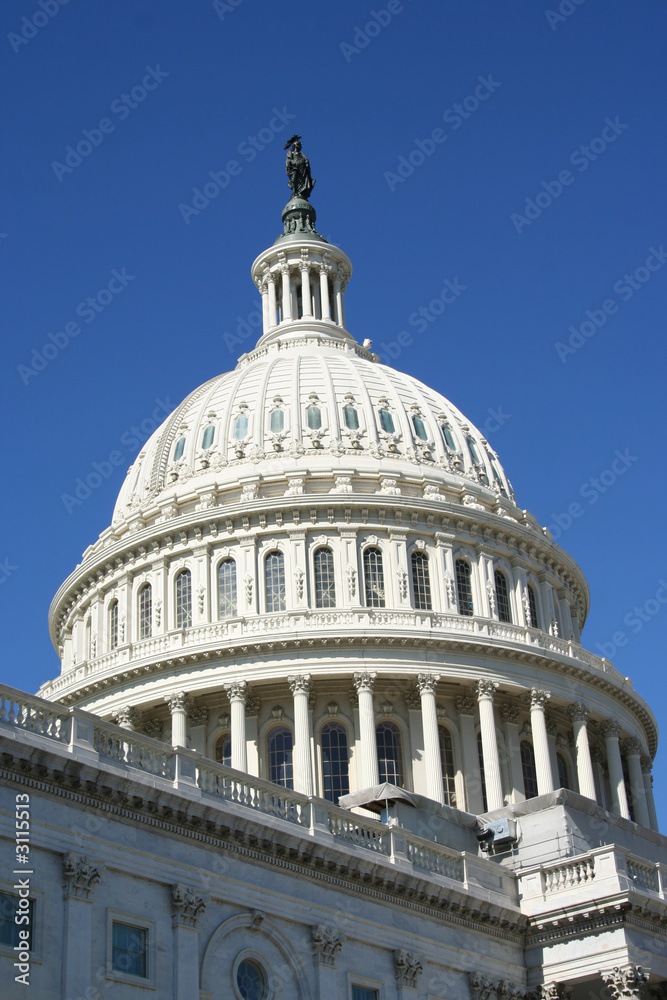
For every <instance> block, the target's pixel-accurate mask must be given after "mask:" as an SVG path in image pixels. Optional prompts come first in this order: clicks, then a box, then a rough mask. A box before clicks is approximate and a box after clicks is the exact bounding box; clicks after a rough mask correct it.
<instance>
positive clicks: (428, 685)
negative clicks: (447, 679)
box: [417, 674, 440, 695]
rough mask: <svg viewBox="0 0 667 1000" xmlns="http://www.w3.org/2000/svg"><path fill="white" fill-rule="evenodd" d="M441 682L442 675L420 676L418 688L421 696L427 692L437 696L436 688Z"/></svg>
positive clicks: (418, 676)
mask: <svg viewBox="0 0 667 1000" xmlns="http://www.w3.org/2000/svg"><path fill="white" fill-rule="evenodd" d="M439 680H440V674H418V675H417V687H418V688H419V693H420V695H422V694H425V693H426V692H429V693H430V694H435V688H436V685H437V683H438V681H439Z"/></svg>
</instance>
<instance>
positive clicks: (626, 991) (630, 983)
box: [600, 965, 648, 1000]
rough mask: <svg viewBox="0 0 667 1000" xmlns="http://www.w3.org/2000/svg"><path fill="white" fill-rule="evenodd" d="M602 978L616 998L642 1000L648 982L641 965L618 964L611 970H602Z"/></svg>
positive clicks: (615, 999) (618, 999)
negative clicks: (621, 965)
mask: <svg viewBox="0 0 667 1000" xmlns="http://www.w3.org/2000/svg"><path fill="white" fill-rule="evenodd" d="M600 978H601V979H602V982H603V983H604V984H605V987H606V989H607V992H608V993H609V994H610V995H611V996H612V997H613V998H614V1000H641V998H642V997H643V995H644V988H645V986H646V984H647V982H648V977H647V976H646V975H645V974H644V973H643V972H642V969H641V966H640V965H626V966H623V967H622V968H621V967H620V966H616V968H614V969H612V970H611V972H601V973H600Z"/></svg>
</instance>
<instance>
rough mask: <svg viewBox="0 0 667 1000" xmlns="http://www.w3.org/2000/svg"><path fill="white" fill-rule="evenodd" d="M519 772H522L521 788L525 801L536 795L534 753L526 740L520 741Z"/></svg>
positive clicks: (531, 745) (530, 744)
mask: <svg viewBox="0 0 667 1000" xmlns="http://www.w3.org/2000/svg"><path fill="white" fill-rule="evenodd" d="M521 770H522V771H523V788H524V791H525V793H526V798H527V799H534V798H535V796H536V795H537V770H536V769H535V751H534V750H533V744H532V743H529V742H528V740H521Z"/></svg>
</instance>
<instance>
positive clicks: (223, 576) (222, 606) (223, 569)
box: [218, 559, 236, 618]
mask: <svg viewBox="0 0 667 1000" xmlns="http://www.w3.org/2000/svg"><path fill="white" fill-rule="evenodd" d="M218 617H219V618H235V617H236V563H235V562H234V560H233V559H224V560H223V561H222V562H221V563H220V567H219V569H218Z"/></svg>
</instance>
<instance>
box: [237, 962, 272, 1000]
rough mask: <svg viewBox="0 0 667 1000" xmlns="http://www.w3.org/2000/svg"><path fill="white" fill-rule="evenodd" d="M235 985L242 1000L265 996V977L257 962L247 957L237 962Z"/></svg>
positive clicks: (257, 998)
mask: <svg viewBox="0 0 667 1000" xmlns="http://www.w3.org/2000/svg"><path fill="white" fill-rule="evenodd" d="M236 985H237V986H238V988H239V993H240V994H241V996H242V997H243V1000H263V998H264V997H265V996H266V977H265V975H264V972H263V971H262V969H261V968H260V966H259V965H258V964H257V962H253V961H251V960H250V959H249V958H244V959H243V961H242V962H239V967H238V969H237V970H236Z"/></svg>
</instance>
